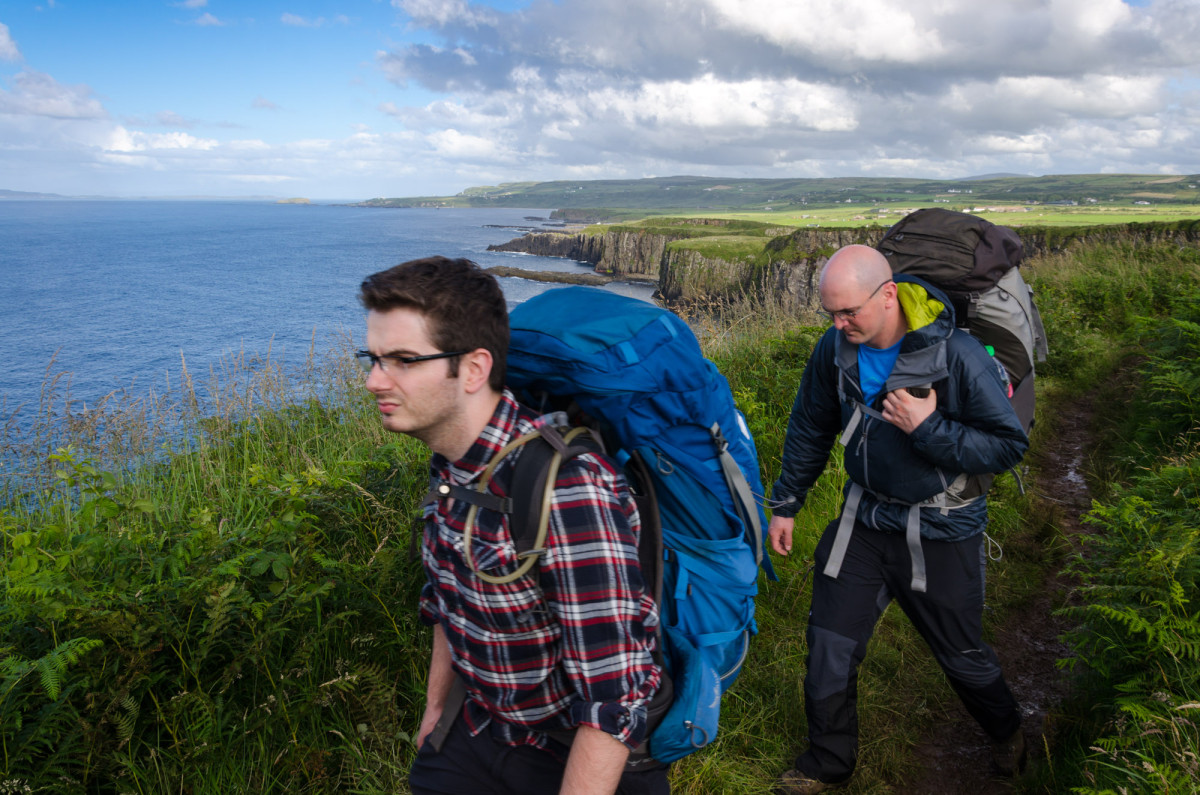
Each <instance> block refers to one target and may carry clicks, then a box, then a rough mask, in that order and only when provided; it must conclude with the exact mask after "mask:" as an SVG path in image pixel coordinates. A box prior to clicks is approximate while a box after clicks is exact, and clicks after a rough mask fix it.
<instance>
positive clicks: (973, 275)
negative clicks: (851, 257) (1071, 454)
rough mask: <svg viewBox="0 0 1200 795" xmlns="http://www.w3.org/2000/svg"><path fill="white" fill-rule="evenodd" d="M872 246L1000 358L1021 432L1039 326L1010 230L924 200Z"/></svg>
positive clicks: (1029, 412) (1026, 422)
mask: <svg viewBox="0 0 1200 795" xmlns="http://www.w3.org/2000/svg"><path fill="white" fill-rule="evenodd" d="M876 248H877V249H878V250H879V251H880V252H882V253H883V255H884V256H885V257H887V259H888V262H889V263H890V264H891V266H892V271H893V272H894V273H907V274H910V275H912V276H918V277H920V278H922V279H924V280H925V281H927V282H929V283H931V284H933V285H935V286H937V287H939V288H940V289H941V290H943V291H944V292H945V293H946V295H947V296H948V297H949V298H950V300H951V302H953V304H954V316H955V319H956V322H957V324H958V325H959V327H961V328H964V329H966V330H967V331H968V332H970V333H971V335H972V336H974V337H976V338H977V339H979V341H980V342H982V343H983V344H984V345H985V346H987V348H988V350H989V351H991V353H992V355H993V356H995V357H996V360H997V361H999V362H1000V364H1001V365H1003V369H1004V372H1005V375H1006V376H1007V378H1008V381H1009V384H1010V388H1009V396H1008V397H1009V401H1010V402H1011V403H1012V405H1013V408H1014V409H1015V410H1016V412H1017V417H1018V418H1019V419H1020V420H1021V425H1022V426H1024V428H1025V430H1026V431H1027V432H1028V431H1029V429H1030V428H1031V427H1032V426H1033V410H1034V394H1033V378H1034V368H1035V364H1036V362H1044V361H1046V354H1047V346H1046V331H1045V329H1044V328H1043V326H1042V317H1041V315H1040V314H1038V310H1037V306H1036V305H1035V304H1034V303H1033V290H1032V289H1030V287H1029V285H1028V284H1026V283H1025V280H1024V279H1023V278H1021V271H1020V264H1021V255H1022V254H1023V248H1024V247H1023V246H1022V245H1021V238H1020V237H1018V236H1017V233H1016V232H1014V231H1013V230H1011V229H1009V228H1007V227H1004V226H997V225H995V224H993V223H992V222H990V221H987V220H984V219H983V218H980V217H978V216H975V215H969V214H967V213H960V212H954V211H952V210H943V209H941V208H939V207H931V208H927V209H924V210H917V211H915V212H912V213H909V214H908V215H906V216H904V218H902V219H900V221H898V222H897V223H896V225H895V226H893V227H892V228H891V229H889V230H888V232H887V234H885V235H884V236H883V239H882V240H880V241H879V244H878V245H877V246H876Z"/></svg>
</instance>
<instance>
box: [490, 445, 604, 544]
mask: <svg viewBox="0 0 1200 795" xmlns="http://www.w3.org/2000/svg"><path fill="white" fill-rule="evenodd" d="M603 452H604V446H603V445H602V444H600V441H599V440H598V439H596V438H595V437H594V436H593V435H592V434H591V432H590V431H589V430H588V429H587V428H582V427H578V428H571V429H570V430H568V431H567V432H566V434H565V435H564V434H562V433H560V432H559V431H558V430H557V429H556V428H554V427H552V426H550V425H544V426H542V428H541V429H540V435H539V436H538V438H537V439H533V440H530V443H528V444H526V446H525V450H524V451H522V453H521V457H520V458H518V459H517V463H516V465H515V466H514V467H513V474H512V485H511V487H510V493H511V494H512V497H511V506H510V519H509V524H508V529H509V533H510V534H511V535H512V540H513V545H514V546H515V547H516V550H517V555H518V556H521V555H527V554H530V553H534V554H538V555H540V554H541V553H542V551H543V549H544V547H543V544H545V541H546V536H545V530H544V528H545V526H546V525H547V524H548V522H549V514H548V511H549V509H550V503H551V501H552V500H553V497H554V481H553V480H551V469H553V470H554V476H555V477H556V478H557V476H558V470H559V467H561V466H562V464H563V462H566V461H570V460H571V459H572V458H575V457H577V456H580V455H583V454H584V453H603ZM556 457H557V462H556V460H555V459H556Z"/></svg>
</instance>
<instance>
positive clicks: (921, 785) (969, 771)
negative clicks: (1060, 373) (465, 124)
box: [894, 400, 1093, 795]
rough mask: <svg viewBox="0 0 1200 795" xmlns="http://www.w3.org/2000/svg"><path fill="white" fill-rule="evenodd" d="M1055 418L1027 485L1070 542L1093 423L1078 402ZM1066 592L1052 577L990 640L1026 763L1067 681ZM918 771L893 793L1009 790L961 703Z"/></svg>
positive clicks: (987, 794)
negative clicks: (1062, 663) (1016, 706)
mask: <svg viewBox="0 0 1200 795" xmlns="http://www.w3.org/2000/svg"><path fill="white" fill-rule="evenodd" d="M1066 410H1067V411H1069V412H1070V413H1069V414H1064V415H1062V416H1059V417H1057V418H1056V419H1057V420H1058V421H1059V423H1060V424H1061V428H1060V429H1059V430H1058V431H1057V432H1056V433H1055V439H1056V442H1055V445H1056V446H1055V449H1053V450H1049V451H1044V452H1042V453H1040V459H1041V460H1040V461H1039V469H1040V474H1039V476H1038V478H1037V480H1036V482H1035V483H1034V484H1032V487H1033V488H1034V489H1035V490H1036V492H1035V493H1036V494H1037V495H1038V496H1039V497H1040V498H1041V499H1044V500H1046V501H1047V502H1048V503H1049V504H1050V505H1051V506H1052V507H1053V511H1054V512H1053V518H1054V521H1055V522H1056V523H1057V525H1058V526H1059V527H1061V528H1062V532H1063V535H1064V536H1065V537H1066V538H1068V539H1073V538H1075V537H1076V536H1078V534H1080V533H1082V532H1086V531H1085V530H1084V529H1083V528H1082V526H1081V524H1080V516H1081V515H1082V514H1083V513H1085V512H1086V511H1087V510H1088V508H1089V507H1090V504H1091V498H1090V495H1089V493H1088V489H1087V484H1086V483H1085V482H1084V479H1083V476H1082V474H1081V473H1082V471H1083V460H1084V454H1085V449H1086V443H1087V438H1088V436H1087V435H1088V428H1089V425H1090V423H1091V418H1092V413H1093V412H1092V402H1091V400H1083V401H1076V402H1074V404H1073V405H1072V406H1070V407H1069V408H1068V409H1066ZM1068 588H1069V583H1068V582H1067V580H1066V578H1065V577H1063V576H1061V575H1059V574H1057V573H1053V572H1052V573H1051V574H1049V575H1048V576H1047V577H1046V579H1045V581H1044V582H1043V584H1042V588H1041V589H1040V591H1039V593H1038V595H1037V596H1036V597H1035V598H1034V599H1033V600H1032V601H1031V602H1030V603H1029V604H1028V605H1027V606H1025V607H1024V608H1023V609H1021V610H1019V611H1016V612H1014V613H1012V614H1010V615H1009V616H1007V617H1006V619H1005V621H1004V624H1003V625H1002V626H1000V627H998V628H996V631H995V633H994V635H993V638H992V647H993V648H994V649H995V650H996V654H997V656H998V657H999V658H1000V664H1001V666H1002V667H1003V669H1004V675H1005V678H1006V679H1007V680H1008V684H1009V687H1011V688H1012V691H1013V694H1014V695H1015V696H1016V697H1017V701H1018V702H1020V704H1021V710H1022V713H1023V714H1022V717H1023V729H1024V732H1025V740H1026V743H1027V744H1028V746H1029V749H1030V759H1031V761H1033V760H1036V759H1037V757H1038V756H1041V755H1044V753H1045V745H1044V743H1043V736H1044V735H1045V733H1046V731H1047V726H1046V718H1047V716H1048V714H1049V713H1050V712H1052V711H1053V710H1054V708H1055V707H1056V706H1057V705H1058V704H1059V703H1061V701H1062V700H1063V697H1064V696H1065V693H1066V681H1065V678H1064V676H1063V674H1062V672H1061V671H1060V670H1059V669H1058V667H1057V666H1056V665H1055V661H1056V660H1058V659H1061V658H1063V657H1066V656H1067V652H1068V650H1067V647H1066V646H1065V645H1064V644H1063V643H1062V642H1061V641H1059V640H1058V637H1059V636H1060V635H1062V634H1063V632H1064V631H1065V630H1066V628H1067V627H1066V624H1065V623H1064V621H1063V620H1062V619H1061V618H1059V617H1056V616H1054V615H1052V612H1053V610H1054V609H1055V608H1056V607H1058V606H1060V605H1061V604H1062V602H1063V600H1064V597H1065V594H1066V592H1067V590H1068ZM916 757H917V759H918V760H919V762H920V764H921V768H922V773H921V774H920V775H918V776H917V777H916V779H915V780H913V781H911V782H910V783H906V784H904V785H901V786H897V787H896V788H895V790H894V791H895V792H897V793H903V794H905V795H907V794H908V793H912V795H916V794H917V793H924V794H926V795H962V794H963V793H970V795H997V794H998V793H1011V792H1013V791H1014V789H1015V788H1014V787H1013V785H1012V782H1011V781H1009V780H1007V779H1002V778H996V777H994V776H992V775H991V774H990V773H989V770H990V748H989V743H988V738H987V736H986V735H985V734H984V733H983V730H982V729H980V728H979V725H978V724H977V723H975V721H974V720H972V719H971V717H970V716H969V715H968V714H967V712H966V710H965V709H963V707H962V704H960V703H959V702H958V701H954V702H953V703H951V704H949V705H947V708H946V711H945V713H944V714H943V716H942V719H941V720H940V721H939V723H938V725H937V726H936V728H935V729H934V731H933V732H932V733H931V734H930V735H929V737H927V738H926V740H925V741H924V742H923V743H922V744H921V745H920V746H918V747H917V749H916Z"/></svg>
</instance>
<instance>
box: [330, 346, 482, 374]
mask: <svg viewBox="0 0 1200 795" xmlns="http://www.w3.org/2000/svg"><path fill="white" fill-rule="evenodd" d="M467 353H470V351H442V352H441V353H425V354H422V355H420V356H401V355H400V354H398V353H380V354H374V353H371V352H370V351H355V352H354V358H355V359H358V363H359V365H360V366H361V367H362V369H363V372H366V373H369V372H371V371H372V370H374V369H375V365H379V369H380V370H383V371H384V372H385V373H391V372H393V371H392V370H389V369H388V367H387V364H385V360H389V359H390V360H391V361H394V362H398V363H399V364H400V365H401V372H403V368H405V367H408V366H409V365H410V364H416V363H417V362H428V361H430V360H432V359H449V358H452V357H454V356H462V355H464V354H467Z"/></svg>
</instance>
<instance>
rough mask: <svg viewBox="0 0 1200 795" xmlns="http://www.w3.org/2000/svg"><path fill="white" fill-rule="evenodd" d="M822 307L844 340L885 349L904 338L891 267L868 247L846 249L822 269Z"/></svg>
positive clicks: (901, 313)
mask: <svg viewBox="0 0 1200 795" xmlns="http://www.w3.org/2000/svg"><path fill="white" fill-rule="evenodd" d="M819 289H820V294H821V306H822V307H823V308H824V310H825V312H826V313H827V314H828V315H830V316H831V317H832V318H833V324H834V326H835V327H836V328H837V329H838V330H840V331H841V332H842V334H843V335H844V336H845V338H846V339H847V340H849V341H850V342H852V343H854V344H856V345H858V344H865V345H869V346H871V347H872V348H887V347H889V346H891V345H893V344H895V343H896V342H898V341H899V340H900V338H901V337H903V336H904V332H905V329H906V324H907V321H906V319H905V316H904V313H903V312H902V311H901V309H900V303H899V302H898V301H897V300H896V299H897V294H896V290H897V288H896V283H895V282H894V281H892V268H891V266H890V265H888V261H887V259H886V258H884V256H883V255H882V254H880V253H879V252H878V251H876V250H875V249H873V248H871V247H870V246H859V245H854V246H845V247H844V248H840V249H838V250H837V251H835V252H834V254H833V256H832V257H830V258H829V261H828V262H826V263H825V267H824V268H822V269H821V282H820V287H819Z"/></svg>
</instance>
